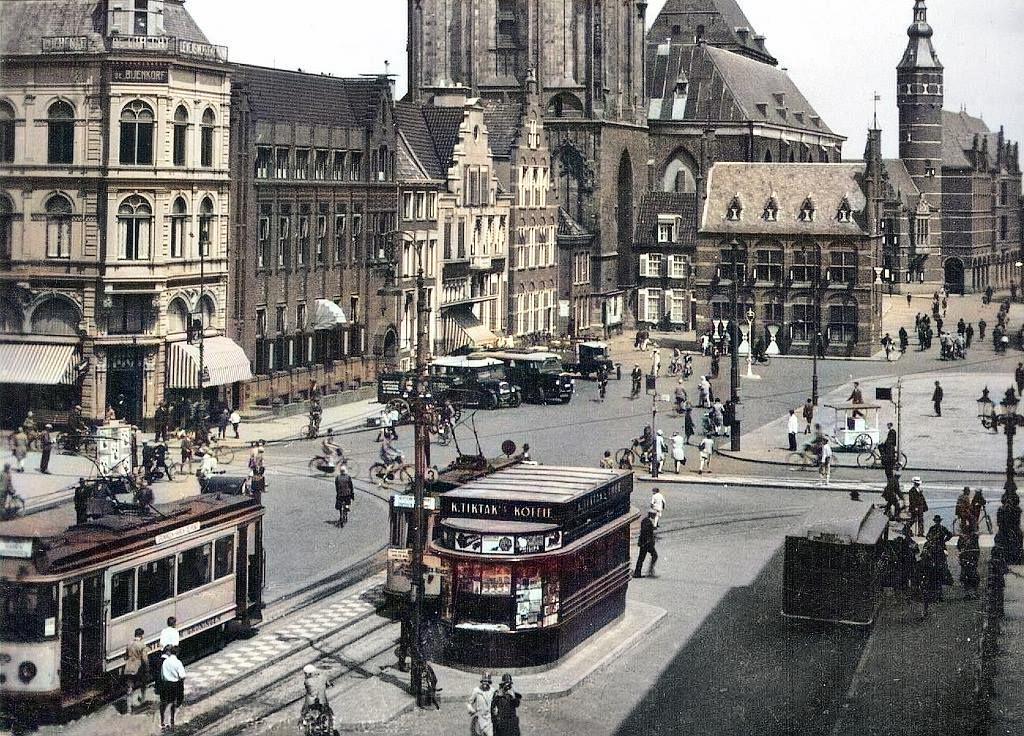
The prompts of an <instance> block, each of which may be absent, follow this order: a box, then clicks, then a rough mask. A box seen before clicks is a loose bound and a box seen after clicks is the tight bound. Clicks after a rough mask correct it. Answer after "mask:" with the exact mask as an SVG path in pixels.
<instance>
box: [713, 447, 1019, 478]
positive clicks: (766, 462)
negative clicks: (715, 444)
mask: <svg viewBox="0 0 1024 736" xmlns="http://www.w3.org/2000/svg"><path fill="white" fill-rule="evenodd" d="M715 454H717V455H721V456H722V457H726V458H729V459H730V460H738V461H739V462H743V463H758V464H760V465H773V466H776V467H786V468H800V467H803V466H801V465H797V464H796V463H788V462H785V461H783V460H765V459H760V458H753V457H743V456H742V455H737V454H734V453H733V452H732V451H730V450H715ZM833 467H837V468H856V469H857V470H881V468H862V467H860V466H859V465H846V464H845V463H833ZM900 472H901V473H905V472H917V473H961V474H964V475H995V476H1002V475H1005V471H1003V470H976V469H974V468H936V467H928V468H918V467H913V466H911V465H908V466H907V467H905V468H902V469H901V470H900Z"/></svg>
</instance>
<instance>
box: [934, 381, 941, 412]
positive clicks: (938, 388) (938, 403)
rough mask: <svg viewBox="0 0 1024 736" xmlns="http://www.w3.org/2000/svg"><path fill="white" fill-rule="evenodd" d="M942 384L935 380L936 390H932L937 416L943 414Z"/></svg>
mask: <svg viewBox="0 0 1024 736" xmlns="http://www.w3.org/2000/svg"><path fill="white" fill-rule="evenodd" d="M942 396H943V391H942V384H941V383H939V382H938V381H936V382H935V390H934V391H932V405H933V406H934V407H935V416H937V417H941V416H942Z"/></svg>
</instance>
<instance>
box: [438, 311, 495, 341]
mask: <svg viewBox="0 0 1024 736" xmlns="http://www.w3.org/2000/svg"><path fill="white" fill-rule="evenodd" d="M445 315H446V316H448V317H451V318H452V321H453V322H455V324H457V325H458V326H459V328H460V329H461V330H462V331H463V332H465V333H466V337H468V338H469V341H470V342H471V343H473V345H474V346H476V347H481V348H490V347H494V346H495V345H497V344H498V336H497V335H495V334H494V333H493V332H491V331H490V330H489V329H488V328H487V327H486V326H485V325H484V323H483V322H481V321H480V320H479V319H478V318H477V316H476V315H475V314H473V309H472V307H470V306H469V305H468V304H462V305H460V306H458V307H453V308H451V309H449V310H447V311H446V312H445Z"/></svg>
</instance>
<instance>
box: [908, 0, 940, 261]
mask: <svg viewBox="0 0 1024 736" xmlns="http://www.w3.org/2000/svg"><path fill="white" fill-rule="evenodd" d="M907 35H908V36H909V37H910V40H909V42H908V43H907V50H906V51H905V52H904V53H903V59H902V60H901V61H900V63H899V65H898V66H897V67H896V104H897V106H898V107H899V115H900V133H899V135H900V141H899V143H900V158H901V159H902V160H903V163H904V165H905V166H906V167H907V171H908V172H909V173H910V176H911V177H912V178H913V180H914V183H915V184H916V185H917V188H918V189H919V190H920V192H921V199H922V202H921V206H920V207H919V208H918V212H919V216H918V218H917V219H918V221H917V225H918V229H917V231H916V232H915V236H914V241H915V245H916V246H917V247H916V253H917V255H918V256H919V257H920V256H927V255H932V254H935V255H937V254H938V253H939V252H940V249H941V245H942V217H941V215H940V212H939V210H940V207H941V200H942V94H943V90H942V74H943V69H942V63H941V62H940V61H939V57H938V55H937V54H936V53H935V49H934V47H933V46H932V27H931V26H930V25H929V24H928V8H927V6H926V4H925V0H915V2H914V22H913V23H912V24H911V26H910V28H908V29H907ZM925 205H927V210H929V211H930V216H928V217H926V218H922V217H921V216H920V215H921V214H924V212H925ZM922 220H926V222H922ZM934 260H935V259H932V261H933V262H929V263H928V264H927V270H928V271H929V272H931V271H933V270H934V269H936V268H938V267H939V265H940V264H938V263H935V262H934ZM924 268H925V267H924V264H921V265H920V266H919V270H921V269H924ZM926 278H929V276H928V275H926ZM929 280H930V278H929Z"/></svg>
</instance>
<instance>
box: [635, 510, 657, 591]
mask: <svg viewBox="0 0 1024 736" xmlns="http://www.w3.org/2000/svg"><path fill="white" fill-rule="evenodd" d="M655 526H656V525H655V523H654V511H653V510H652V511H648V512H647V518H646V519H644V520H643V521H641V522H640V540H639V546H640V550H639V552H638V554H637V557H636V568H634V570H633V577H635V578H642V577H643V576H644V575H643V568H644V560H646V559H647V556H648V555H650V557H651V565H650V567H648V568H647V575H648V577H654V566H655V565H656V564H658V550H657V549H655V547H654V527H655Z"/></svg>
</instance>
